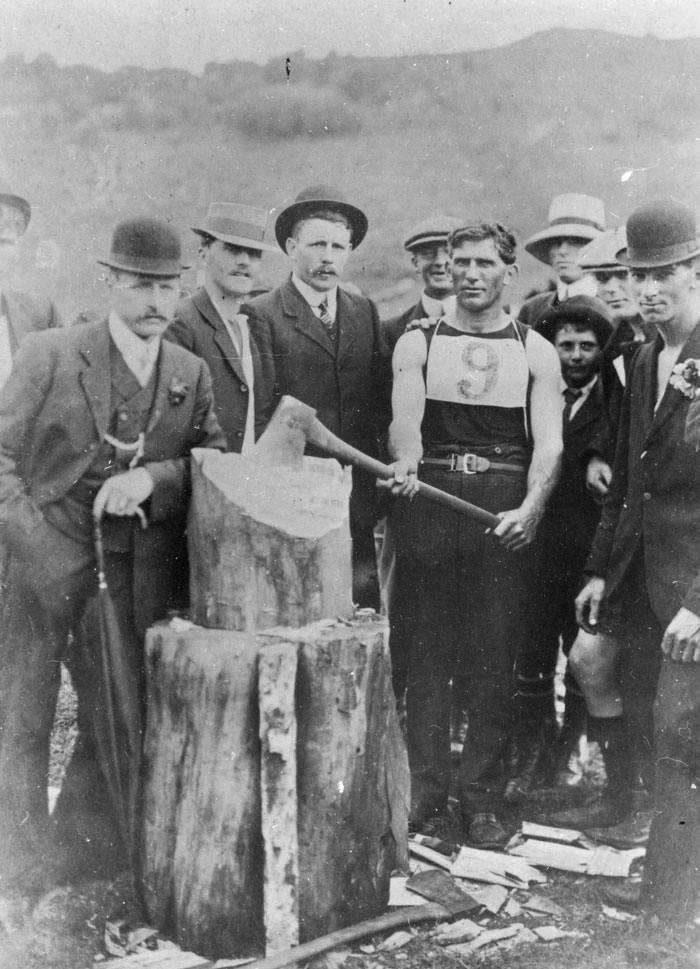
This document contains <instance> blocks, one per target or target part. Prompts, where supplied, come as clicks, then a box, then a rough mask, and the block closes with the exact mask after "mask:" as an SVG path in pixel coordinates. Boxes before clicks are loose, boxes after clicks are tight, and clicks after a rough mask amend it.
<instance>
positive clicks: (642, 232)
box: [617, 199, 700, 269]
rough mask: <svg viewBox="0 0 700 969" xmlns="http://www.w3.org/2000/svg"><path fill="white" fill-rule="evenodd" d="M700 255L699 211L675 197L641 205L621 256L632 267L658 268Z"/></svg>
mask: <svg viewBox="0 0 700 969" xmlns="http://www.w3.org/2000/svg"><path fill="white" fill-rule="evenodd" d="M698 255H700V239H698V231H697V227H696V224H695V213H694V212H693V211H692V209H689V208H687V206H685V205H681V204H680V202H676V201H674V200H673V199H660V200H658V201H655V202H647V203H646V205H640V207H639V208H638V209H635V210H634V212H633V213H632V214H631V215H630V217H629V219H628V220H627V245H626V247H625V248H623V249H620V251H619V252H618V253H617V258H618V259H619V261H620V262H621V263H622V264H623V266H629V267H630V268H631V269H654V268H656V267H658V266H670V265H671V264H672V263H674V262H684V261H685V260H686V259H694V258H695V257H696V256H698Z"/></svg>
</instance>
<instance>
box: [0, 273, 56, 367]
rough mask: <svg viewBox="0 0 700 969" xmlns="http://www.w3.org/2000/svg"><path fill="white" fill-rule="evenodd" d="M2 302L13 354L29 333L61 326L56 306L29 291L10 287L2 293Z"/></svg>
mask: <svg viewBox="0 0 700 969" xmlns="http://www.w3.org/2000/svg"><path fill="white" fill-rule="evenodd" d="M2 302H3V304H4V306H3V308H4V311H5V315H6V316H7V322H8V324H9V330H10V347H11V348H12V355H13V356H14V355H15V353H16V352H17V348H18V347H19V345H20V343H21V342H22V340H23V339H24V338H25V336H26V335H27V334H28V333H34V332H35V331H37V330H48V329H53V328H54V327H57V326H61V319H60V317H59V315H58V313H57V311H56V307H55V306H54V305H53V303H51V302H50V301H49V300H45V299H36V298H35V297H34V296H29V295H28V294H27V293H19V292H17V291H16V290H13V289H10V290H5V291H4V292H3V293H2Z"/></svg>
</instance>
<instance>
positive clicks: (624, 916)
mask: <svg viewBox="0 0 700 969" xmlns="http://www.w3.org/2000/svg"><path fill="white" fill-rule="evenodd" d="M603 915H606V916H607V917H608V918H609V919H615V921H616V922H635V921H636V919H637V916H636V915H632V913H631V912H621V911H620V909H619V908H610V906H609V905H603Z"/></svg>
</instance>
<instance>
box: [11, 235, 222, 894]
mask: <svg viewBox="0 0 700 969" xmlns="http://www.w3.org/2000/svg"><path fill="white" fill-rule="evenodd" d="M99 261H100V263H101V265H103V266H106V267H107V269H108V271H109V275H108V279H107V285H108V287H109V294H110V303H111V310H110V312H109V316H108V317H107V318H106V319H103V320H100V321H98V322H92V323H85V324H84V325H81V326H79V327H74V328H71V329H69V330H64V331H61V332H60V333H59V332H56V331H49V332H47V333H39V334H32V335H30V336H28V337H26V338H25V341H24V342H23V344H22V345H21V346H20V349H19V351H18V353H17V356H16V358H15V366H14V368H13V372H12V374H11V375H10V378H9V380H8V382H7V384H6V385H5V388H4V391H3V393H2V394H1V395H0V525H1V527H2V529H3V534H4V537H5V540H6V542H7V545H8V547H9V550H10V555H11V560H10V568H9V591H8V598H7V603H6V609H5V617H4V619H5V624H4V628H5V642H4V645H3V649H4V656H3V662H2V664H1V667H0V668H1V670H2V676H3V678H4V679H5V682H6V683H7V684H9V691H8V693H9V697H10V699H9V706H8V710H7V717H6V721H5V725H4V730H3V735H2V745H1V747H0V785H1V787H2V791H1V795H0V831H1V833H2V842H1V844H2V851H3V852H4V855H5V857H4V861H5V865H4V866H3V869H2V871H3V874H4V877H5V878H8V877H9V876H11V875H12V874H15V875H17V874H18V873H19V872H21V870H22V869H23V870H24V874H25V875H28V876H29V877H30V878H32V877H34V876H37V877H38V878H41V877H42V876H43V875H44V874H45V873H46V871H47V870H48V867H49V866H48V862H44V861H42V862H41V865H39V860H40V859H43V857H44V852H45V851H46V847H47V837H48V835H49V824H48V821H49V818H48V811H47V768H48V756H49V735H50V730H51V726H52V721H53V713H54V709H55V704H56V697H57V691H58V681H59V663H60V661H61V660H62V659H64V658H65V657H66V655H67V654H66V644H67V641H68V637H69V634H71V633H72V634H73V636H74V638H75V645H74V649H73V650H72V651H71V654H70V657H69V661H70V668H71V674H72V677H73V681H74V684H75V686H76V690H77V694H78V724H79V727H80V733H79V735H78V738H77V741H76V750H75V754H74V757H73V760H72V762H71V764H70V766H69V768H68V774H67V777H66V780H65V782H64V786H63V788H62V791H61V795H60V797H59V801H58V804H57V807H56V815H57V817H58V818H59V819H60V820H59V822H58V831H59V837H60V838H61V839H63V844H64V847H65V849H66V856H67V857H71V856H72V859H73V860H74V861H76V862H77V861H78V860H80V859H81V858H82V859H84V860H85V859H86V855H87V853H88V852H89V850H90V849H91V848H92V847H94V843H96V842H102V844H103V845H104V841H105V839H106V838H108V835H106V834H103V833H102V830H101V829H102V828H104V827H109V811H110V808H111V806H112V804H110V796H109V795H107V794H106V790H105V789H109V788H108V785H107V784H106V783H105V780H104V779H101V780H100V778H99V771H98V770H97V767H96V757H95V750H96V749H97V748H100V737H102V738H103V739H104V733H105V724H106V721H105V709H104V707H103V705H102V703H101V701H100V697H101V696H103V690H102V689H101V687H100V683H101V681H100V679H99V674H98V673H97V671H96V667H97V666H98V665H99V664H98V663H97V661H96V653H97V650H98V643H99V642H100V637H99V632H98V627H97V620H96V616H95V612H94V609H93V603H94V597H95V594H96V591H97V577H96V558H95V552H94V543H93V519H94V518H101V519H102V532H103V541H104V550H105V562H106V579H107V583H108V586H109V589H110V591H111V593H112V601H113V605H114V609H115V615H116V623H117V625H118V629H119V634H120V641H119V643H117V644H115V648H116V649H117V650H118V653H119V656H118V664H119V665H120V666H121V668H122V672H121V673H120V674H117V673H113V674H112V676H113V677H115V676H119V677H120V683H119V685H120V687H121V688H122V689H125V690H131V687H130V686H128V683H129V682H133V683H135V684H136V687H135V689H136V692H137V693H138V696H137V697H132V699H133V702H134V704H136V705H137V706H138V705H139V703H140V704H141V706H142V705H143V694H142V688H143V664H142V643H143V635H144V632H145V630H146V628H147V627H148V626H149V625H151V624H152V623H153V622H154V621H156V620H158V619H161V618H164V617H165V615H166V611H167V609H168V608H170V607H172V606H178V605H181V604H182V592H183V589H184V588H186V571H187V569H186V557H185V556H186V542H185V519H186V511H187V502H188V491H189V453H190V450H191V448H193V447H200V446H201V447H219V448H221V449H223V448H224V446H225V442H224V437H223V434H222V433H221V430H220V428H219V426H218V423H217V421H216V416H215V414H214V410H213V401H212V391H211V379H210V377H209V372H208V370H207V367H206V364H205V363H204V362H203V361H202V360H200V359H199V358H197V357H195V356H193V355H192V354H190V353H188V352H187V351H186V350H183V349H182V348H181V347H178V346H175V345H174V344H172V343H169V342H167V341H162V339H161V338H162V335H163V333H164V331H165V329H166V328H167V326H168V324H169V323H170V322H171V320H172V317H173V314H174V312H175V307H176V305H177V301H178V299H179V292H180V290H179V277H180V273H181V269H182V266H181V249H180V239H179V236H178V235H177V233H176V232H175V231H174V230H173V229H172V228H171V227H170V226H169V225H168V224H167V223H165V222H161V221H158V220H155V219H151V218H134V219H129V220H127V221H125V222H122V223H121V224H120V225H118V226H117V227H116V229H115V231H114V234H113V237H112V245H111V250H110V252H109V253H108V254H107V255H106V256H104V257H103V258H102V259H101V260H99ZM143 526H147V527H143ZM115 662H116V661H115ZM113 668H114V667H113ZM133 727H134V725H133V724H132V725H131V728H132V729H133ZM136 728H137V730H138V725H136ZM120 736H121V735H120ZM120 743H121V741H120ZM136 755H137V756H138V751H137V752H136ZM124 757H125V761H124V764H123V765H122V766H123V770H122V771H121V773H122V775H123V780H124V783H125V785H127V786H128V788H129V789H130V790H137V783H138V777H137V774H138V771H137V769H135V767H134V763H133V761H131V760H130V761H128V762H127V761H126V754H124ZM86 778H89V780H87V779H86ZM86 788H87V790H86ZM109 790H110V794H113V793H114V792H113V790H111V789H109ZM101 809H104V811H105V812H106V815H107V820H105V817H99V815H100V810H101ZM74 811H78V814H79V817H78V818H76V817H75V815H74ZM94 815H97V816H98V817H97V818H95V817H94ZM131 821H132V829H131V837H132V844H129V845H126V846H123V849H124V848H125V849H126V850H127V852H129V851H131V850H133V848H134V843H133V839H134V835H135V830H134V828H133V818H132V819H131ZM98 834H99V837H98ZM112 847H114V846H112ZM123 849H122V851H121V857H122V860H126V861H128V860H129V858H130V855H129V854H126V855H125V854H124V850H123ZM94 861H95V859H94V858H93V859H92V861H90V860H89V859H87V860H86V864H87V865H88V866H90V865H92V864H93V862H94Z"/></svg>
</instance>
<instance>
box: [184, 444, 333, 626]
mask: <svg viewBox="0 0 700 969" xmlns="http://www.w3.org/2000/svg"><path fill="white" fill-rule="evenodd" d="M192 455H193V457H192V500H191V504H190V516H189V523H188V549H189V558H190V602H191V615H192V619H193V620H194V622H196V623H197V624H198V625H201V626H205V627H207V628H210V629H238V630H253V629H266V628H269V627H270V626H276V625H285V626H304V625H306V624H307V623H309V622H314V621H316V620H318V619H322V618H326V617H335V616H343V617H345V618H349V617H350V616H351V615H352V603H351V589H352V568H351V544H350V531H349V524H348V500H349V488H350V478H349V475H348V474H346V473H344V472H343V471H342V469H341V468H340V465H338V463H337V462H336V461H332V460H326V459H322V458H304V461H303V469H302V470H301V471H297V470H294V469H290V468H283V469H275V468H270V467H266V466H263V465H260V464H259V463H256V462H255V461H254V460H252V459H249V458H246V457H245V456H242V455H239V454H221V453H220V452H218V451H211V450H207V449H196V450H195V451H193V452H192Z"/></svg>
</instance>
